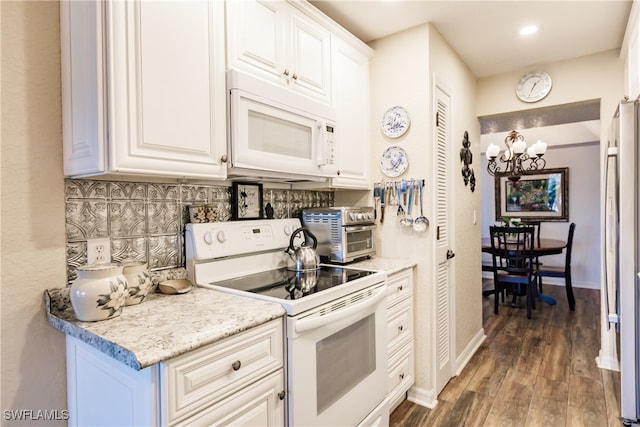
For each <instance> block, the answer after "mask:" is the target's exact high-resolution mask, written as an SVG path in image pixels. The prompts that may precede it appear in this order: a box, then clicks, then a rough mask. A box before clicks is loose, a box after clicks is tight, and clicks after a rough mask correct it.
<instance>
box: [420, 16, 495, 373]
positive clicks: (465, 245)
mask: <svg viewBox="0 0 640 427" xmlns="http://www.w3.org/2000/svg"><path fill="white" fill-rule="evenodd" d="M429 56H430V60H429V63H430V64H431V72H432V73H433V74H434V75H435V76H436V78H437V79H438V81H440V82H441V83H442V84H443V85H444V86H446V87H448V88H449V90H451V111H452V122H451V144H452V146H451V151H450V156H451V163H450V165H451V186H452V190H453V192H452V196H453V197H454V198H453V208H454V221H453V226H454V232H455V234H454V236H455V240H454V242H452V249H453V251H454V252H455V253H456V256H455V258H453V259H452V260H451V261H450V263H452V267H453V269H454V272H455V273H454V275H455V284H454V288H453V289H454V298H455V299H454V301H455V316H454V317H455V322H454V323H453V325H455V343H454V344H455V357H456V358H457V359H462V360H458V364H460V365H462V364H464V363H466V359H467V358H468V357H470V354H469V353H468V352H469V351H472V350H475V349H470V348H468V346H469V345H472V346H473V345H475V344H478V343H476V342H475V341H474V339H475V340H477V339H478V338H479V336H480V337H481V336H483V335H484V333H483V332H482V299H481V295H482V294H481V292H480V291H479V290H480V289H482V278H481V275H480V272H481V258H482V257H481V251H480V243H479V242H480V211H481V208H480V180H481V177H482V173H481V172H482V171H481V170H480V125H479V122H478V119H477V118H476V115H475V104H476V99H475V93H476V79H475V78H474V77H473V75H472V74H471V72H470V71H469V69H468V68H467V66H466V65H465V64H464V63H463V62H462V61H461V60H460V58H459V57H458V56H457V54H456V53H455V52H454V51H453V50H452V49H451V48H450V47H449V45H448V44H447V42H446V41H445V40H444V39H443V38H442V36H441V35H440V34H439V33H438V32H437V31H436V30H435V29H434V28H433V27H432V30H431V37H430V38H429ZM465 131H467V132H468V133H469V141H470V142H471V147H470V148H471V151H472V153H473V163H472V164H471V167H472V168H473V170H474V175H475V177H476V188H475V191H474V192H471V190H470V187H469V186H465V185H464V181H463V179H462V173H461V162H460V156H459V152H460V149H461V148H462V139H463V137H464V132H465ZM469 242H477V244H469ZM458 368H459V367H456V369H458Z"/></svg>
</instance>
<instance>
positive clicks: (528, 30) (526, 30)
mask: <svg viewBox="0 0 640 427" xmlns="http://www.w3.org/2000/svg"><path fill="white" fill-rule="evenodd" d="M537 31H538V27H537V26H535V25H529V26H527V27H522V28H521V29H520V35H521V36H528V35H530V34H533V33H535V32H537Z"/></svg>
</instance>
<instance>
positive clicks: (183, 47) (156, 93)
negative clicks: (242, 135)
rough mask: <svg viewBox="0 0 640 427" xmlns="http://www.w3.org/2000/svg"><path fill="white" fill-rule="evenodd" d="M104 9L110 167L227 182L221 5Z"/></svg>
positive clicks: (142, 4)
mask: <svg viewBox="0 0 640 427" xmlns="http://www.w3.org/2000/svg"><path fill="white" fill-rule="evenodd" d="M106 7H107V17H108V19H107V28H106V37H107V40H108V41H109V43H108V44H107V61H108V69H107V75H108V76H109V82H110V86H109V88H108V90H109V95H108V99H109V105H108V116H109V141H110V144H111V148H112V150H111V151H110V158H109V163H110V169H111V170H113V171H118V172H126V173H142V174H154V175H155V174H158V173H160V174H162V175H168V176H192V177H193V176H196V177H203V178H216V177H218V178H224V177H226V165H225V164H224V162H223V161H222V157H223V155H224V154H225V151H226V127H225V126H226V107H225V106H226V97H225V79H224V69H225V67H224V4H223V2H219V1H215V0H214V1H205V0H196V1H186V2H180V1H162V2H146V1H128V2H118V1H114V2H107V3H106Z"/></svg>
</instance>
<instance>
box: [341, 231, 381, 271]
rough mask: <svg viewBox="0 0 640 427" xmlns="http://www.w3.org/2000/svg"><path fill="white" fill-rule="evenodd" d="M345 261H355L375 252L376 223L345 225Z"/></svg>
mask: <svg viewBox="0 0 640 427" xmlns="http://www.w3.org/2000/svg"><path fill="white" fill-rule="evenodd" d="M343 228H344V230H343V251H344V258H345V259H344V260H343V262H349V261H353V260H354V259H356V258H361V257H364V256H368V255H373V254H375V252H376V250H375V241H376V238H375V230H376V226H375V225H374V224H369V225H350V226H346V227H343Z"/></svg>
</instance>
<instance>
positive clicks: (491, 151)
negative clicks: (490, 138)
mask: <svg viewBox="0 0 640 427" xmlns="http://www.w3.org/2000/svg"><path fill="white" fill-rule="evenodd" d="M498 154H500V147H498V146H497V145H496V144H493V143H491V144H489V147H487V156H488V157H490V158H492V159H495V158H496V157H498Z"/></svg>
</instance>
